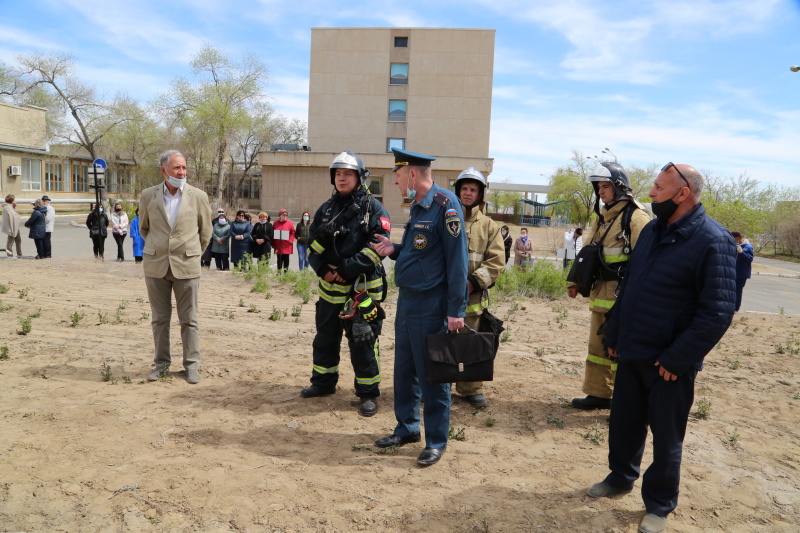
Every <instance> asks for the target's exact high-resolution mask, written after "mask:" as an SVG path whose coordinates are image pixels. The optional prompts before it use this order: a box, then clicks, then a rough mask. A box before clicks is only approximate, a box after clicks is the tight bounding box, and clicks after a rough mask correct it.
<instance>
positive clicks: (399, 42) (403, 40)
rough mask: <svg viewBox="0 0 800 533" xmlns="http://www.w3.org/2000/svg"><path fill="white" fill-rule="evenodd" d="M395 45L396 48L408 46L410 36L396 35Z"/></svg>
mask: <svg viewBox="0 0 800 533" xmlns="http://www.w3.org/2000/svg"><path fill="white" fill-rule="evenodd" d="M394 47H395V48H408V37H395V38H394Z"/></svg>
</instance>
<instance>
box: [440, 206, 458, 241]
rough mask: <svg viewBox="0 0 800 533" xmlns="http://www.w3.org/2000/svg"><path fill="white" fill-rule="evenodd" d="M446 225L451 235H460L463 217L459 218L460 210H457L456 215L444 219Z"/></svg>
mask: <svg viewBox="0 0 800 533" xmlns="http://www.w3.org/2000/svg"><path fill="white" fill-rule="evenodd" d="M454 211H455V210H454ZM448 212H449V211H448ZM444 225H445V227H446V228H447V231H448V232H449V233H450V235H452V236H453V237H458V236H459V235H460V234H461V219H459V218H458V211H456V214H455V216H449V217H446V218H445V219H444Z"/></svg>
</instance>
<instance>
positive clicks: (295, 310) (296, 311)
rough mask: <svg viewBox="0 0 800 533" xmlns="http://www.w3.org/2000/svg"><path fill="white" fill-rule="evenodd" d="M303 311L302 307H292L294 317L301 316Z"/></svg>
mask: <svg viewBox="0 0 800 533" xmlns="http://www.w3.org/2000/svg"><path fill="white" fill-rule="evenodd" d="M302 311H303V307H302V306H300V305H293V306H292V316H295V317H297V316H300V313H301V312H302Z"/></svg>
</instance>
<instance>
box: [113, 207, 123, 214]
mask: <svg viewBox="0 0 800 533" xmlns="http://www.w3.org/2000/svg"><path fill="white" fill-rule="evenodd" d="M114 211H116V212H117V213H119V212H121V211H122V208H121V207H118V208H116V209H114Z"/></svg>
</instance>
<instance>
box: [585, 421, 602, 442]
mask: <svg viewBox="0 0 800 533" xmlns="http://www.w3.org/2000/svg"><path fill="white" fill-rule="evenodd" d="M583 438H585V439H586V440H588V441H589V442H591V443H592V444H595V445H597V446H599V445H600V444H602V443H603V441H604V440H605V437H603V429H602V428H601V427H600V422H595V423H594V426H592V429H590V430H589V431H587V432H586V433H584V435H583Z"/></svg>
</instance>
